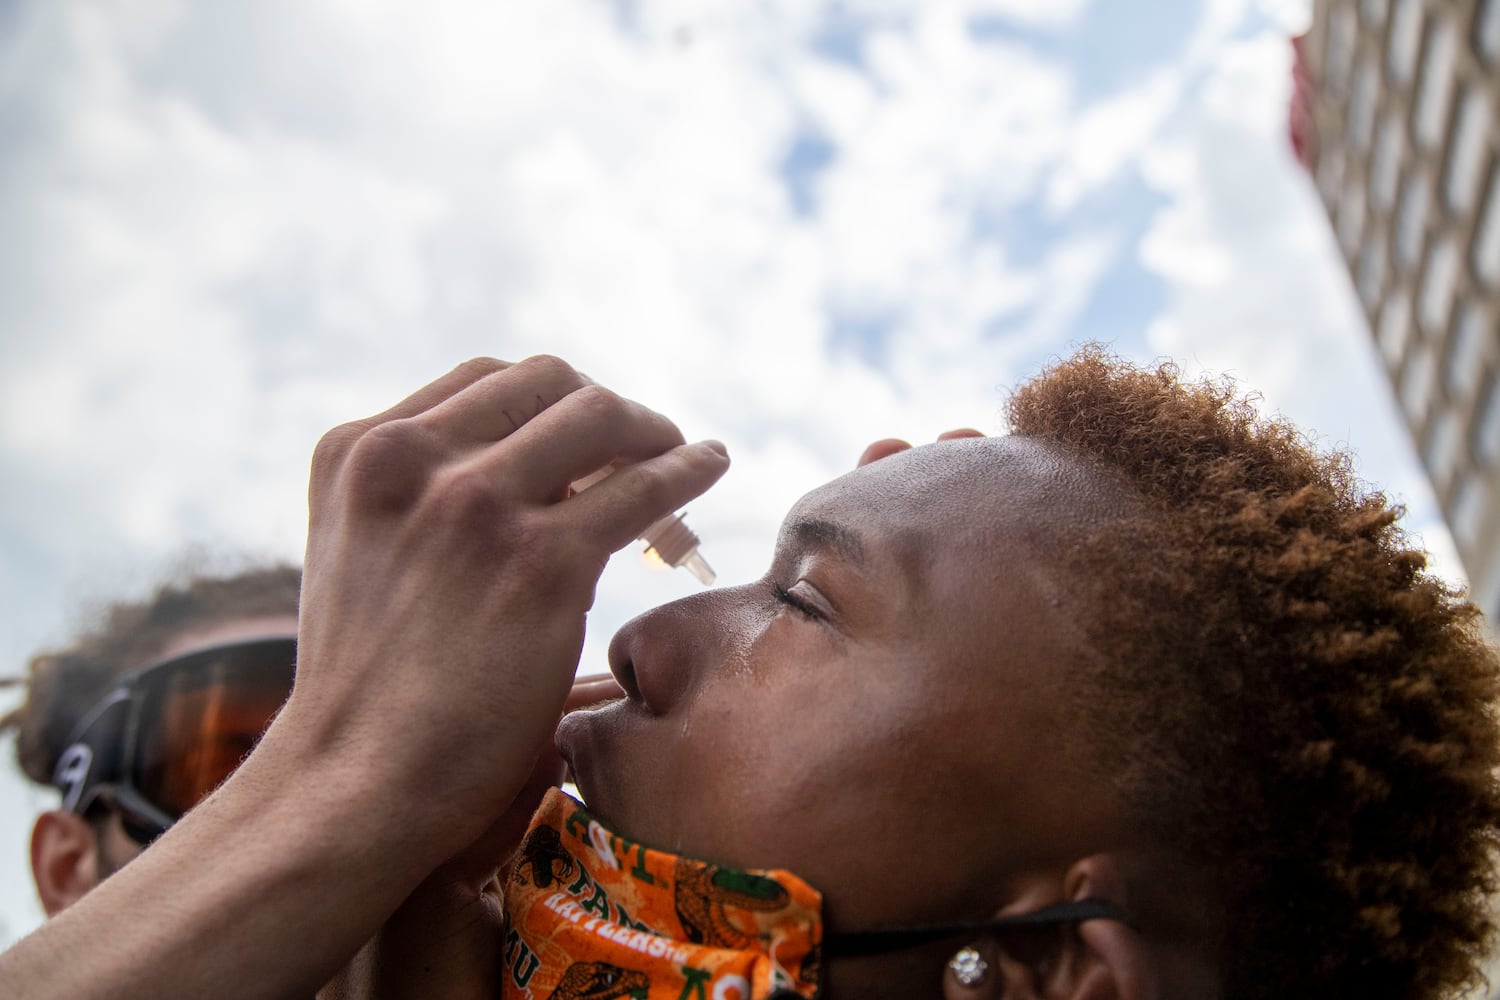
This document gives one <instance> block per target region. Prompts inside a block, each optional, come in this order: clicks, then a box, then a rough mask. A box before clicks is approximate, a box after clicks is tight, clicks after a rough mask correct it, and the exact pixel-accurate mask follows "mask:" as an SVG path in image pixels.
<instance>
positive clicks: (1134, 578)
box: [0, 347, 1500, 1000]
mask: <svg viewBox="0 0 1500 1000" xmlns="http://www.w3.org/2000/svg"><path fill="white" fill-rule="evenodd" d="M820 388H821V387H817V386H813V387H810V389H809V391H819V389H820ZM821 412H832V411H829V410H823V411H821ZM1009 417H1010V425H1011V431H1012V433H1011V434H1009V435H1007V436H1004V437H996V438H982V439H972V438H965V439H962V440H949V441H941V442H938V443H935V444H932V445H927V446H923V447H919V448H906V447H904V446H903V445H902V444H901V443H899V442H896V443H892V442H886V443H883V444H882V445H880V446H878V447H876V448H875V449H873V453H867V455H866V457H867V458H872V459H874V460H872V461H869V462H867V463H865V464H863V465H862V467H860V468H858V469H857V470H856V471H854V472H852V473H849V474H847V475H844V476H841V477H839V478H837V479H835V480H833V481H832V482H829V483H826V484H824V485H822V486H820V487H818V488H816V489H814V490H812V491H811V492H809V493H807V494H806V495H805V496H803V497H802V498H801V499H800V500H798V501H797V502H796V503H795V504H794V505H793V506H792V508H791V510H790V511H789V512H788V514H787V516H786V518H785V520H784V521H783V524H782V528H781V530H780V532H779V534H778V537H777V540H776V543H775V547H774V550H773V552H772V555H771V559H770V562H769V566H768V567H767V569H766V571H765V573H764V575H763V576H762V577H760V578H758V579H753V580H748V581H745V582H743V583H740V584H738V585H734V586H726V587H722V588H719V589H716V590H711V591H706V592H702V593H695V594H693V595H691V596H688V597H686V598H683V599H681V600H678V601H674V602H672V603H669V604H667V605H665V606H662V607H659V608H655V609H653V610H650V611H647V612H645V613H644V614H642V615H641V616H639V617H638V618H636V619H634V620H633V621H631V622H630V623H628V624H626V625H625V626H624V627H623V628H622V629H620V630H619V632H618V633H617V634H616V635H615V638H614V640H613V641H612V643H611V645H610V650H609V656H608V659H609V666H610V669H611V672H612V674H613V675H614V677H615V679H616V681H617V683H618V689H617V691H616V692H615V697H612V698H609V699H608V701H607V703H606V704H604V705H601V706H598V707H596V708H594V709H591V710H588V711H575V712H572V713H570V714H566V715H564V716H563V717H562V721H561V723H559V716H560V715H562V714H563V710H564V708H566V707H568V706H569V702H570V697H572V692H573V691H574V687H575V681H574V675H575V671H576V669H577V667H578V664H579V656H580V650H581V649H582V647H583V634H584V623H585V617H586V615H587V613H588V611H589V608H590V606H591V603H592V601H593V596H594V588H595V586H596V584H597V582H598V578H599V574H600V572H601V570H602V568H603V566H604V564H605V561H606V560H607V558H608V556H609V554H610V553H611V552H613V551H615V550H617V549H619V548H621V547H623V546H625V545H626V544H629V542H630V541H631V540H632V539H634V538H636V537H638V536H639V535H640V534H641V532H642V531H644V530H645V529H646V528H647V527H649V526H650V525H651V524H653V523H655V522H656V521H657V520H658V519H660V518H662V517H664V516H666V515H667V514H669V513H670V512H671V511H673V510H675V509H677V508H678V507H680V506H681V505H682V504H684V503H686V502H687V501H689V500H691V499H692V498H694V497H696V496H698V495H699V494H701V493H702V492H703V491H705V490H706V489H708V487H709V486H710V485H712V484H713V483H714V482H715V481H717V480H718V479H719V477H720V476H722V475H723V474H724V473H725V471H726V470H727V469H728V465H729V462H728V456H727V454H726V450H725V448H724V447H723V446H722V445H720V444H718V443H717V442H712V441H705V442H699V443H696V444H688V443H686V442H685V441H684V438H683V436H682V434H681V433H680V432H679V431H678V429H677V427H676V426H675V425H674V424H672V423H671V422H670V421H668V420H667V419H666V418H665V417H663V416H661V415H660V414H657V413H655V412H654V411H651V410H648V409H646V408H645V407H642V406H640V405H639V404H636V403H633V402H631V401H629V400H627V399H624V398H623V397H620V396H618V395H616V394H614V393H611V392H609V391H608V390H605V389H603V388H602V387H600V386H598V385H597V384H596V383H594V382H593V381H592V380H590V379H588V378H587V377H585V376H583V375H581V374H580V373H578V372H577V371H576V370H574V369H573V368H571V367H569V366H567V365H566V364H564V363H562V362H561V361H559V360H558V359H555V358H535V359H530V360H528V361H524V362H521V363H519V364H516V365H508V364H504V363H501V362H496V361H492V360H480V361H476V362H473V363H470V364H468V365H465V366H461V367H460V368H458V369H456V370H455V371H453V372H451V373H449V374H448V375H446V376H444V377H442V378H440V379H438V380H437V381H436V382H433V383H432V384H430V385H428V386H426V387H425V388H423V389H421V390H418V391H417V392H416V393H414V394H413V395H411V396H409V397H408V398H407V399H405V400H404V401H402V402H400V403H398V404H397V405H396V406H394V407H393V408H391V409H390V410H388V411H386V412H385V413H382V414H379V415H377V416H375V417H371V418H368V419H364V420H358V421H354V422H352V423H350V424H346V425H343V426H341V427H339V428H336V429H334V430H333V431H331V432H329V433H328V434H327V435H325V437H324V438H323V439H322V441H321V442H320V443H319V445H318V448H317V450H316V452H315V454H314V457H313V462H312V482H311V486H310V490H309V507H310V530H309V540H308V548H307V581H306V585H305V587H304V589H303V592H302V602H301V609H302V615H301V620H300V628H299V632H298V662H297V676H296V683H295V685H294V688H293V692H292V695H291V697H290V698H289V699H288V701H287V704H286V705H285V706H284V707H283V709H282V710H281V712H280V713H278V715H277V717H276V719H275V720H274V721H273V722H272V724H271V726H270V728H269V729H268V730H267V732H266V734H265V736H264V737H263V738H262V739H261V741H260V743H259V744H258V746H257V748H256V749H255V751H254V752H253V753H252V754H251V755H250V756H249V758H248V759H247V760H246V761H245V762H244V763H243V764H242V765H241V766H240V767H239V768H238V769H237V770H236V771H235V773H234V774H233V775H232V776H231V777H230V778H229V779H228V780H226V781H225V782H224V784H223V785H222V786H220V787H219V788H218V789H217V790H215V791H214V792H212V793H211V794H210V795H209V796H208V797H207V798H205V799H204V800H203V801H202V802H201V803H199V805H198V806H197V807H196V808H195V809H193V810H192V811H190V812H188V813H187V814H186V815H184V816H183V817H182V818H181V819H180V820H179V821H178V822H176V823H175V824H173V826H172V828H171V829H169V830H168V831H167V832H166V833H165V834H163V835H162V836H161V837H160V838H159V839H158V841H157V842H156V843H155V844H153V846H152V848H151V849H150V850H148V851H146V852H144V853H143V854H142V855H141V856H140V857H139V858H138V859H137V861H136V862H134V863H133V864H131V865H130V866H128V867H127V868H126V869H124V870H122V871H121V872H120V873H118V874H117V875H116V876H115V877H114V878H112V879H111V880H110V881H109V883H108V884H106V885H104V886H102V887H101V888H100V889H99V890H98V891H97V892H96V893H94V894H92V895H91V896H90V897H88V898H85V899H84V900H81V901H80V902H79V903H78V904H77V905H76V906H75V907H74V908H73V910H72V912H70V913H67V914H64V915H63V916H62V917H61V918H60V919H59V920H57V921H53V922H52V923H51V924H49V925H47V926H45V927H44V928H43V929H42V930H41V931H40V932H38V933H37V934H36V935H34V936H33V937H32V938H30V939H27V940H24V941H22V942H21V943H20V944H18V945H17V946H16V947H15V948H13V949H11V950H10V951H9V952H7V953H6V954H4V955H3V956H0V994H14V995H25V996H28V997H37V998H42V1000H53V998H59V1000H60V998H63V997H67V998H70V1000H71V998H73V997H78V996H115V995H124V996H152V997H154V998H158V1000H159V998H162V997H191V996H246V997H260V996H265V997H272V996H296V995H303V994H305V993H306V992H309V991H311V990H312V989H314V988H316V987H317V986H318V985H320V984H323V983H325V982H327V981H328V979H329V977H330V976H334V975H337V976H338V981H337V982H336V983H335V984H334V988H333V990H331V991H330V995H338V996H343V997H349V996H361V995H376V996H387V997H390V996H420V997H458V996H491V997H493V996H496V995H497V994H498V995H499V996H501V997H502V998H505V1000H512V998H516V1000H519V998H520V997H529V998H531V1000H541V998H544V997H550V998H553V1000H577V998H584V997H587V998H590V1000H623V998H625V997H630V998H633V1000H640V998H646V1000H661V998H664V997H665V998H667V1000H691V998H695V997H696V998H701V1000H730V998H734V1000H787V998H788V997H802V998H804V1000H813V998H817V1000H849V998H855V997H859V998H872V1000H909V998H914V997H916V998H934V1000H935V998H941V1000H1271V998H1298V1000H1301V998H1315V997H1382V998H1386V997H1389V998H1399V1000H1439V998H1448V997H1451V996H1455V995H1458V992H1459V990H1460V989H1462V988H1463V987H1465V986H1468V985H1471V984H1472V983H1473V982H1475V980H1476V979H1477V978H1478V968H1477V966H1478V960H1479V956H1481V955H1482V954H1483V953H1484V952H1483V949H1484V945H1485V943H1486V941H1487V939H1488V937H1489V934H1490V928H1491V916H1490V911H1489V909H1488V900H1487V898H1486V890H1487V889H1488V888H1489V887H1490V886H1492V885H1493V884H1494V863H1495V862H1494V856H1493V850H1494V845H1495V844H1496V842H1497V839H1500V788H1497V785H1496V770H1497V765H1500V734H1497V729H1496V722H1495V718H1494V716H1493V707H1492V706H1493V705H1494V704H1496V702H1497V700H1500V661H1497V657H1496V654H1495V651H1494V650H1493V649H1492V648H1491V647H1490V646H1489V645H1488V643H1487V642H1486V641H1485V639H1484V636H1483V634H1482V632H1481V627H1480V616H1479V613H1478V611H1477V610H1476V609H1475V608H1474V607H1473V605H1471V604H1469V603H1468V602H1467V601H1465V600H1464V599H1463V598H1462V596H1461V595H1460V594H1459V593H1458V592H1456V591H1455V590H1454V589H1453V588H1451V587H1449V586H1447V585H1446V584H1444V583H1443V582H1442V581H1440V580H1436V579H1434V578H1433V577H1431V576H1430V575H1428V574H1427V573H1426V572H1425V569H1424V556H1423V554H1422V553H1421V552H1419V551H1415V550H1413V549H1412V548H1410V547H1409V545H1408V544H1407V541H1406V539H1405V537H1404V536H1403V535H1402V534H1401V532H1400V530H1399V529H1398V528H1397V526H1396V524H1397V517H1398V513H1399V512H1398V511H1397V510H1395V509H1393V508H1392V507H1391V506H1390V505H1389V504H1388V503H1387V501H1386V500H1385V498H1384V497H1382V496H1380V495H1378V494H1373V493H1368V492H1366V491H1365V490H1364V489H1363V488H1362V487H1361V485H1360V484H1359V483H1358V482H1357V481H1356V480H1355V478H1354V477H1353V475H1352V474H1351V473H1350V467H1349V464H1348V460H1347V458H1346V457H1345V456H1342V455H1338V454H1334V455H1318V454H1316V453H1315V452H1314V451H1312V450H1311V448H1310V447H1309V446H1308V444H1307V442H1306V440H1305V439H1304V438H1303V437H1302V436H1301V435H1300V434H1298V433H1297V432H1296V431H1295V430H1294V429H1293V428H1291V427H1290V426H1288V425H1287V424H1285V423H1283V422H1281V421H1278V420H1268V419H1264V418H1262V417H1260V416H1259V415H1258V414H1257V413H1256V411H1255V409H1254V407H1253V406H1251V405H1250V404H1249V403H1248V402H1247V401H1246V400H1244V399H1243V398H1242V397H1239V396H1237V395H1236V394H1235V393H1234V392H1233V391H1231V390H1229V389H1228V388H1227V387H1226V386H1224V385H1223V384H1221V383H1217V382H1207V383H1190V382H1186V381H1184V380H1183V379H1182V378H1181V377H1180V376H1179V374H1178V373H1177V372H1176V370H1175V369H1173V368H1171V367H1170V366H1161V367H1154V368H1150V369H1140V368H1137V367H1134V366H1131V365H1129V364H1127V363H1125V362H1122V361H1120V360H1118V359H1115V358H1113V357H1111V356H1110V355H1109V354H1108V353H1107V352H1106V351H1104V350H1103V349H1102V348H1099V347H1093V348H1086V349H1084V350H1083V351H1080V352H1079V353H1078V354H1077V355H1076V356H1074V357H1073V358H1071V359H1068V360H1065V361H1062V362H1060V363H1058V364H1057V365H1056V366H1054V367H1053V368H1051V369H1049V370H1048V371H1046V372H1044V373H1042V374H1041V375H1040V376H1038V377H1037V378H1035V379H1034V380H1032V381H1031V382H1029V383H1027V384H1026V385H1024V386H1022V387H1021V388H1020V389H1019V390H1018V391H1017V392H1016V394H1015V395H1014V397H1013V399H1012V401H1011V404H1010V407H1009ZM610 463H617V464H618V465H619V468H618V469H617V471H615V472H614V473H613V474H612V475H610V476H609V477H608V478H607V479H605V480H603V481H602V482H600V483H598V484H596V485H594V486H592V487H591V488H589V489H588V490H585V491H583V492H579V493H575V492H574V491H571V490H570V488H569V485H570V484H571V483H573V482H575V481H577V480H578V479H580V478H581V477H583V476H585V475H587V474H589V473H590V472H591V471H593V470H596V469H599V468H601V467H603V466H605V465H607V464H610ZM564 760H565V761H566V762H567V764H568V765H569V766H570V767H571V770H572V773H573V775H574V777H575V779H576V784H577V787H578V789H579V790H580V792H581V793H582V801H581V802H579V801H574V800H572V799H570V798H567V797H566V796H563V795H562V794H561V793H560V792H558V791H556V790H552V789H549V787H548V786H549V785H551V784H552V783H555V782H557V781H558V780H560V778H561V777H562V773H563V770H562V769H563V761H564ZM538 806H539V808H538ZM497 876H503V877H499V878H497ZM121 913H128V914H130V917H131V919H130V920H129V921H128V922H126V923H125V925H124V926H122V927H115V928H114V932H113V934H112V935H111V937H110V947H109V948H107V949H102V948H94V949H92V950H91V949H90V948H89V946H90V945H91V944H93V943H94V942H97V941H99V940H101V939H102V938H103V936H104V935H105V933H106V931H108V930H109V929H110V926H111V921H112V920H117V918H118V914H121ZM58 955H69V956H74V955H76V956H78V958H77V959H76V961H73V962H70V963H69V964H67V966H66V967H64V968H61V969H59V968H57V967H56V964H55V962H54V963H53V964H50V965H49V959H54V958H55V956H58ZM340 969H342V972H340V971H339V970H340Z"/></svg>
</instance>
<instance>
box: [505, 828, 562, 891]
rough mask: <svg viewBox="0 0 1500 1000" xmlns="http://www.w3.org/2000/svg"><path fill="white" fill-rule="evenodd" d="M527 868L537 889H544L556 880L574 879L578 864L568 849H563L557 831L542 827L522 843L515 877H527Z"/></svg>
mask: <svg viewBox="0 0 1500 1000" xmlns="http://www.w3.org/2000/svg"><path fill="white" fill-rule="evenodd" d="M527 868H530V869H531V881H532V882H533V883H534V884H535V885H536V886H537V887H538V888H541V889H545V888H547V887H548V886H549V885H551V884H552V883H553V881H554V880H556V881H558V882H566V881H567V880H568V879H570V878H572V877H573V873H574V871H575V870H576V868H577V862H576V861H574V860H573V855H571V854H569V853H568V851H567V848H565V847H563V845H562V838H561V837H559V836H558V833H557V831H556V830H554V829H552V828H551V827H546V826H539V827H537V828H536V829H534V830H532V831H531V832H530V833H528V834H527V835H526V839H525V840H524V841H522V843H521V850H520V853H519V859H518V860H517V861H516V874H517V875H518V876H522V875H524V873H525V871H526V869H527Z"/></svg>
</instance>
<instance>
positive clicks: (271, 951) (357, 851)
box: [0, 739, 441, 1000]
mask: <svg viewBox="0 0 1500 1000" xmlns="http://www.w3.org/2000/svg"><path fill="white" fill-rule="evenodd" d="M262 750H264V751H265V753H261V752H259V751H258V752H257V753H256V754H255V755H253V756H252V758H251V759H250V760H248V761H246V763H245V765H244V766H243V767H242V768H241V769H240V771H239V772H238V773H237V774H236V775H235V777H234V778H233V779H232V780H231V781H230V782H229V783H227V784H226V785H225V786H224V787H223V788H221V789H220V790H219V791H218V792H216V793H215V794H214V795H212V796H210V797H209V798H208V799H207V800H205V801H204V802H203V803H202V804H201V805H200V806H199V807H198V808H197V809H195V810H193V812H191V813H190V814H189V815H188V816H187V817H185V818H184V819H183V820H182V821H180V822H179V823H178V824H177V825H176V826H175V827H174V828H173V829H172V830H171V831H170V832H168V833H167V834H166V835H164V836H163V837H162V838H161V840H160V841H158V842H157V843H156V844H154V845H153V846H152V847H151V848H150V849H149V850H147V851H146V852H145V853H143V854H142V855H141V856H140V857H139V858H137V859H136V860H135V861H133V862H131V863H130V864H129V865H126V866H125V867H124V868H123V869H121V871H119V872H118V873H116V874H115V875H114V876H112V877H111V878H109V879H107V880H106V881H105V882H104V883H103V884H101V885H100V886H99V887H98V888H97V889H95V890H94V891H93V892H91V893H90V894H88V895H87V896H85V897H84V898H83V899H82V900H80V901H79V902H78V903H76V904H74V905H73V906H72V907H70V908H69V909H68V910H66V911H64V912H63V913H62V914H60V915H59V916H58V917H56V918H55V919H53V920H51V921H49V922H48V923H47V924H45V925H43V926H42V927H41V928H40V929H39V930H37V931H36V932H35V933H33V934H32V935H30V936H29V937H27V938H25V939H23V940H22V941H21V942H19V943H18V944H16V945H15V946H14V947H13V948H12V949H10V950H9V951H7V952H6V953H5V954H3V955H0V996H25V997H28V998H37V1000H47V998H52V997H56V998H64V997H66V998H70V1000H71V998H88V997H100V998H103V997H136V996H139V997H151V998H153V1000H162V998H172V997H183V998H188V997H203V996H236V997H262V996H263V997H281V996H309V995H311V994H312V993H313V992H314V991H315V990H316V989H317V988H318V987H319V986H320V985H321V984H322V983H323V982H324V981H325V980H326V979H327V978H328V977H329V976H330V975H332V974H333V972H334V970H336V969H337V968H339V967H340V966H341V965H342V964H343V963H344V962H345V961H346V960H347V959H348V957H349V956H350V955H352V954H353V953H354V952H355V951H356V950H357V949H358V948H359V946H360V944H361V943H362V942H364V941H365V940H367V939H368V938H369V937H370V935H371V934H372V933H373V932H374V931H375V929H376V928H377V927H378V926H379V925H380V923H381V922H382V920H384V918H385V917H386V915H387V914H389V913H390V912H391V911H392V910H394V909H395V908H396V907H397V906H398V905H399V904H400V902H401V900H402V899H403V898H405V896H406V895H407V894H408V893H409V892H410V891H411V889H412V888H413V887H414V886H415V885H416V884H417V883H418V882H419V881H420V880H421V879H422V878H423V877H424V876H425V875H426V874H427V871H428V870H430V869H431V868H432V867H434V866H435V865H436V863H437V861H436V860H432V859H430V858H429V857H428V856H427V854H426V852H424V851H422V850H421V849H420V845H418V844H414V843H413V842H412V841H413V839H414V837H420V833H421V832H420V831H419V830H403V829H402V823H401V822H400V818H399V817H393V816H392V815H391V814H392V812H393V811H392V810H391V809H390V803H389V801H388V800H386V801H383V799H384V798H385V795H382V794H381V793H382V790H381V789H379V788H378V787H375V785H374V783H373V782H368V781H353V780H347V779H345V778H343V777H341V776H342V775H345V774H347V773H352V772H351V769H349V768H344V767H341V766H337V765H336V764H335V763H334V762H332V761H327V762H324V763H323V764H319V763H318V762H309V761H305V760H304V761H299V760H297V759H296V757H297V754H295V753H294V752H292V751H291V750H290V749H289V748H288V749H284V748H282V747H280V746H278V745H276V744H275V741H273V740H270V739H268V740H267V741H266V744H265V745H263V747H262ZM389 791H390V790H389V789H386V790H384V792H385V794H386V795H388V794H389ZM437 860H441V859H440V858H439V859H437Z"/></svg>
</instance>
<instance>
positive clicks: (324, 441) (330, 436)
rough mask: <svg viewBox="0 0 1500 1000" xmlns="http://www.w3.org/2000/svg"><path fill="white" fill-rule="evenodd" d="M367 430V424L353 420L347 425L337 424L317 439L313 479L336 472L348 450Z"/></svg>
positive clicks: (314, 450)
mask: <svg viewBox="0 0 1500 1000" xmlns="http://www.w3.org/2000/svg"><path fill="white" fill-rule="evenodd" d="M367 430H369V425H368V424H367V423H365V422H364V421H362V420H355V421H350V422H349V423H347V424H339V425H338V426H337V427H335V428H333V429H332V430H330V431H329V432H328V433H326V434H324V435H323V436H322V437H321V438H319V439H318V443H317V445H316V446H315V447H314V448H313V458H312V465H313V475H314V477H315V478H321V477H326V476H328V475H332V474H333V473H334V472H335V471H337V469H338V467H339V466H340V465H342V464H343V461H344V458H345V456H347V455H348V454H349V451H350V449H352V448H353V447H354V445H355V443H356V442H358V441H359V439H360V437H361V436H363V435H364V433H365V432H366V431H367Z"/></svg>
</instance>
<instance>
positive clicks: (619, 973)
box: [552, 962, 651, 1000]
mask: <svg viewBox="0 0 1500 1000" xmlns="http://www.w3.org/2000/svg"><path fill="white" fill-rule="evenodd" d="M650 988H651V980H649V979H647V978H646V976H645V975H644V974H642V973H639V972H631V971H630V970H629V969H622V968H620V967H619V966H618V965H610V964H609V963H608V962H574V963H573V964H572V965H570V966H568V971H567V972H564V973H563V977H562V979H561V980H560V981H559V982H558V984H557V988H556V989H555V990H553V991H552V1000H618V998H620V997H628V996H642V997H644V996H645V995H646V991H647V990H648V989H650Z"/></svg>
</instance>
